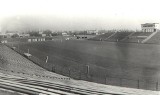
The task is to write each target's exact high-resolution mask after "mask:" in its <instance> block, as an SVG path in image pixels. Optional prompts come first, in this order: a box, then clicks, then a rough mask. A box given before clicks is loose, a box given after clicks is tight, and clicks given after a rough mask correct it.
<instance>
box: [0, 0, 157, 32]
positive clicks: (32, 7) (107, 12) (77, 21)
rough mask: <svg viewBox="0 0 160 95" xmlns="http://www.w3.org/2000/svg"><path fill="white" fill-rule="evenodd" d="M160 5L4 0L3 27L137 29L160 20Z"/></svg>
mask: <svg viewBox="0 0 160 95" xmlns="http://www.w3.org/2000/svg"><path fill="white" fill-rule="evenodd" d="M159 6H160V1H159V0H0V30H1V31H6V30H18V31H21V30H26V29H42V30H43V29H47V28H48V29H52V30H85V29H131V30H136V29H141V27H140V24H142V23H152V22H153V23H154V22H156V23H160V12H159V9H160V8H159Z"/></svg>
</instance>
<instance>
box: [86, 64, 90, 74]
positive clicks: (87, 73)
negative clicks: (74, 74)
mask: <svg viewBox="0 0 160 95" xmlns="http://www.w3.org/2000/svg"><path fill="white" fill-rule="evenodd" d="M86 66H87V76H89V65H86Z"/></svg>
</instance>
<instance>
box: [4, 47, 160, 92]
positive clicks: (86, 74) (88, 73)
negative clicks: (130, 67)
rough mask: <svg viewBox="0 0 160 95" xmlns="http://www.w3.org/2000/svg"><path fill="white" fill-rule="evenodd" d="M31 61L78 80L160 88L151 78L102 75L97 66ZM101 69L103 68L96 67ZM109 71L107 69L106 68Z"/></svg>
mask: <svg viewBox="0 0 160 95" xmlns="http://www.w3.org/2000/svg"><path fill="white" fill-rule="evenodd" d="M7 46H8V47H10V48H11V47H12V46H11V45H9V44H8V45H7ZM14 50H15V51H16V52H17V53H19V54H21V55H24V51H22V50H19V49H18V48H15V49H14ZM27 58H28V59H29V60H30V61H32V62H34V63H35V64H37V65H39V66H40V67H43V68H44V69H47V70H49V71H51V72H55V73H58V74H61V75H65V76H68V77H70V78H74V79H77V80H86V81H91V82H96V83H101V84H107V85H116V86H121V87H130V88H137V89H147V90H154V91H159V90H160V84H159V82H158V81H150V80H142V79H137V80H134V79H129V78H121V77H113V76H108V75H107V74H106V73H102V72H103V71H102V72H98V73H99V75H100V76H98V75H97V74H95V73H94V72H95V71H93V70H94V69H95V68H94V67H92V66H90V65H75V66H72V67H64V66H60V65H57V64H54V63H46V62H44V61H42V60H40V59H39V58H37V57H35V56H33V55H32V56H30V57H27ZM89 66H90V67H89ZM96 69H97V70H100V69H101V68H96ZM106 71H107V70H106Z"/></svg>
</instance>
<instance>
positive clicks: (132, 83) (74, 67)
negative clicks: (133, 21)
mask: <svg viewBox="0 0 160 95" xmlns="http://www.w3.org/2000/svg"><path fill="white" fill-rule="evenodd" d="M141 27H142V31H140V32H135V31H131V32H130V31H129V32H128V31H111V32H105V33H103V34H100V35H81V36H82V37H81V36H80V35H77V36H75V35H67V36H63V35H62V36H53V37H18V38H4V37H2V38H1V44H0V73H1V75H0V77H1V79H0V84H1V85H0V88H2V89H1V93H2V92H4V93H5V94H6V93H12V94H13V95H19V94H29V95H30V94H31V95H32V94H33V95H37V94H45V95H50V94H53V93H54V94H57V95H72V94H73V95H74V94H80V95H92V94H93V95H158V91H159V90H160V84H159V83H160V80H159V79H160V75H159V73H160V69H159V67H160V65H159V62H160V59H159V57H160V53H159V51H160V46H159V43H160V39H159V37H160V31H159V29H158V28H157V27H158V23H145V24H141ZM65 35H66V34H65ZM9 84H12V85H9ZM68 84H69V86H68ZM85 85H86V86H85ZM3 89H7V90H3ZM46 89H50V90H46ZM13 91H14V92H13ZM12 94H11V95H12ZM54 94H53V95H54ZM8 95H10V94H8Z"/></svg>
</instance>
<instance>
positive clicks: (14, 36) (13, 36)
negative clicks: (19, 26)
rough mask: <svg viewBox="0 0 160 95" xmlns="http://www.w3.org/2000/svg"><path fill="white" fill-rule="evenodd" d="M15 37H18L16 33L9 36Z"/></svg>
mask: <svg viewBox="0 0 160 95" xmlns="http://www.w3.org/2000/svg"><path fill="white" fill-rule="evenodd" d="M17 37H19V35H18V34H13V35H12V36H11V38H17Z"/></svg>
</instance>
